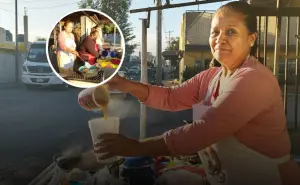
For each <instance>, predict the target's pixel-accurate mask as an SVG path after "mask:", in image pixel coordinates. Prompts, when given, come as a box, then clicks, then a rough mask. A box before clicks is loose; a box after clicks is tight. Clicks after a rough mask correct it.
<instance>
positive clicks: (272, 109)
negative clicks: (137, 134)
mask: <svg viewBox="0 0 300 185" xmlns="http://www.w3.org/2000/svg"><path fill="white" fill-rule="evenodd" d="M252 12H253V9H252V7H251V6H250V5H249V4H247V3H245V2H240V1H233V2H230V3H228V4H225V5H223V6H222V7H220V8H219V9H218V10H217V12H216V14H215V16H214V18H213V20H212V23H211V28H212V29H211V35H210V37H209V43H210V47H211V52H212V54H213V56H214V58H215V59H216V60H217V61H219V62H220V64H221V65H222V66H221V67H218V68H216V67H213V68H210V69H208V70H206V71H203V72H200V73H199V74H197V75H195V76H194V77H193V78H191V79H190V80H187V81H186V82H184V83H183V84H181V85H179V86H177V87H172V88H163V87H158V86H154V85H149V84H142V83H138V82H132V81H129V80H127V79H124V78H121V77H118V76H116V77H114V78H112V79H111V80H110V81H109V82H108V86H109V88H115V89H117V90H119V91H122V92H128V93H130V94H132V95H133V96H135V97H136V98H138V99H139V100H140V102H143V103H144V104H145V105H147V106H149V107H151V108H155V109H160V110H164V111H181V110H186V109H191V108H193V120H194V121H193V122H192V123H191V124H187V125H184V126H182V127H178V128H175V129H172V130H169V131H167V132H166V133H164V134H162V135H160V136H157V137H152V138H147V139H142V140H134V139H131V138H126V137H124V136H121V135H105V136H100V137H101V138H102V139H103V142H102V143H100V144H99V146H101V147H102V148H101V150H98V151H97V152H103V153H107V155H106V157H111V156H113V155H117V156H145V155H148V156H149V155H150V156H158V155H172V156H178V155H187V154H193V153H198V154H199V155H200V157H201V160H202V163H203V165H204V166H205V171H206V175H207V180H208V181H209V184H211V185H241V184H243V185H253V184H256V185H265V184H272V185H285V184H288V185H298V184H300V170H299V167H298V166H297V164H296V162H295V161H293V159H291V157H290V149H291V143H290V139H289V135H288V132H287V129H286V118H285V113H284V108H283V104H282V100H281V90H280V87H279V85H278V81H277V79H276V78H275V76H274V75H273V74H272V72H271V71H270V70H269V69H268V68H267V67H265V66H264V65H262V64H261V63H260V62H259V61H258V60H257V59H256V58H255V57H254V56H253V51H255V47H256V45H255V43H256V38H257V29H256V25H257V23H256V16H255V15H253V14H252ZM199 184H201V182H199Z"/></svg>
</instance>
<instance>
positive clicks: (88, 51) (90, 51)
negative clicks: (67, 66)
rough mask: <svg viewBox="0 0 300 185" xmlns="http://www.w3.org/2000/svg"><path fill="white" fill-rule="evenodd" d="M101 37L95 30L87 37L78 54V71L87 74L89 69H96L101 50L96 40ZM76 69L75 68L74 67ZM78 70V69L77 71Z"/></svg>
mask: <svg viewBox="0 0 300 185" xmlns="http://www.w3.org/2000/svg"><path fill="white" fill-rule="evenodd" d="M98 37H99V33H98V32H97V31H96V30H94V31H91V33H90V35H89V36H87V37H86V38H85V39H84V40H83V41H82V43H81V44H80V46H79V49H78V53H79V59H77V61H76V62H77V63H78V64H77V63H76V65H74V66H76V69H74V70H78V71H79V72H87V71H88V70H89V69H91V68H92V69H96V68H97V67H96V66H95V65H96V62H97V58H98V57H99V56H100V53H99V48H98V46H97V43H96V40H97V39H98ZM74 68H75V67H74ZM77 68H78V69H77Z"/></svg>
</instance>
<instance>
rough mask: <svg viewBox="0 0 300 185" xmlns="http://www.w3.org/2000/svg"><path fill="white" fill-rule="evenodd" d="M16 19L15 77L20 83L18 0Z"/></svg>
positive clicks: (16, 3)
mask: <svg viewBox="0 0 300 185" xmlns="http://www.w3.org/2000/svg"><path fill="white" fill-rule="evenodd" d="M15 18H16V22H15V24H16V36H15V37H16V58H15V59H16V61H15V65H16V66H15V75H16V83H19V43H18V0H15Z"/></svg>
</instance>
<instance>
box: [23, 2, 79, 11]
mask: <svg viewBox="0 0 300 185" xmlns="http://www.w3.org/2000/svg"><path fill="white" fill-rule="evenodd" d="M78 3H79V2H73V3H67V4H62V5H57V6H47V7H26V8H27V9H31V10H32V9H40V10H42V9H51V8H57V7H62V6H67V5H72V4H78Z"/></svg>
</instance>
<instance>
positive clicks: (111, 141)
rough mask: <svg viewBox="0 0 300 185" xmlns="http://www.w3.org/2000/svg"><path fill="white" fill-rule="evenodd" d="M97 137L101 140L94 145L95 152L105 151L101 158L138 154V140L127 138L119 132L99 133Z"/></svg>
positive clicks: (139, 145) (139, 147) (139, 146)
mask: <svg viewBox="0 0 300 185" xmlns="http://www.w3.org/2000/svg"><path fill="white" fill-rule="evenodd" d="M98 139H100V140H102V141H101V142H99V143H96V144H95V145H94V148H95V153H106V154H105V155H104V156H103V157H101V159H102V160H105V159H108V158H111V157H114V156H123V157H126V156H138V155H139V153H140V149H141V144H140V142H139V140H136V139H133V138H127V137H125V136H122V135H120V134H109V133H107V134H101V135H99V137H98Z"/></svg>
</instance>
